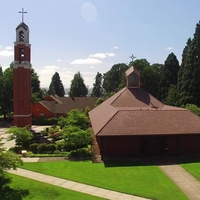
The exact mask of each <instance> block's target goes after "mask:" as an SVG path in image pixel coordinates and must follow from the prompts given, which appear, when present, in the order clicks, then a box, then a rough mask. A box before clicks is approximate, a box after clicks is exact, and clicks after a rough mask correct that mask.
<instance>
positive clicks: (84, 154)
mask: <svg viewBox="0 0 200 200" xmlns="http://www.w3.org/2000/svg"><path fill="white" fill-rule="evenodd" d="M91 156H92V154H91V152H90V150H89V149H88V148H82V149H78V150H73V151H70V152H69V155H68V157H69V158H89V157H91Z"/></svg>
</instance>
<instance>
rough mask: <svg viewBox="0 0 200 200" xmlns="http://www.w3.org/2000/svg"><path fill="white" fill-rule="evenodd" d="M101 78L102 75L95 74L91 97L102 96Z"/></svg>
mask: <svg viewBox="0 0 200 200" xmlns="http://www.w3.org/2000/svg"><path fill="white" fill-rule="evenodd" d="M102 78H103V77H102V74H101V73H99V72H97V75H96V77H95V83H94V84H93V90H92V93H91V96H92V97H101V96H102V95H103V88H102Z"/></svg>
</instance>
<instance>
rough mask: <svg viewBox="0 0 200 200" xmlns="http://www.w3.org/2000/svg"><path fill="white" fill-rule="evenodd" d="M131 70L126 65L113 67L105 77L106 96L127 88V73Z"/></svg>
mask: <svg viewBox="0 0 200 200" xmlns="http://www.w3.org/2000/svg"><path fill="white" fill-rule="evenodd" d="M128 68H129V66H128V65H126V64H124V63H119V64H116V65H113V66H112V68H111V69H110V70H109V71H108V72H106V73H105V74H104V75H103V79H104V80H103V88H104V90H105V92H106V95H109V93H115V92H118V91H119V90H120V89H122V88H123V87H125V85H126V81H125V71H126V70H127V69H128Z"/></svg>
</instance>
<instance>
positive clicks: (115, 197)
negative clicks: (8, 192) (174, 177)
mask: <svg viewBox="0 0 200 200" xmlns="http://www.w3.org/2000/svg"><path fill="white" fill-rule="evenodd" d="M8 172H9V173H12V174H16V175H18V176H23V177H26V178H30V179H33V180H36V181H40V182H44V183H48V184H51V185H56V186H59V187H62V188H65V189H70V190H74V191H77V192H81V193H85V194H89V195H93V196H97V197H102V198H105V199H111V200H122V199H123V200H145V199H146V198H142V197H137V196H132V195H128V194H124V193H120V192H115V191H111V190H107V189H103V188H98V187H94V186H90V185H86V184H82V183H77V182H74V181H69V180H65V179H62V178H57V177H53V176H49V175H45V174H41V173H37V172H33V171H29V170H25V169H20V168H18V169H17V170H9V171H8Z"/></svg>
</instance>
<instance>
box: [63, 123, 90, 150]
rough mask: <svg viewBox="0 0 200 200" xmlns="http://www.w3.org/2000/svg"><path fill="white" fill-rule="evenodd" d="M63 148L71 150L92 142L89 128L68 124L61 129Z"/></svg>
mask: <svg viewBox="0 0 200 200" xmlns="http://www.w3.org/2000/svg"><path fill="white" fill-rule="evenodd" d="M62 135H63V138H64V140H65V150H66V151H72V150H77V149H80V148H84V147H87V146H88V145H90V144H91V143H92V137H91V132H90V130H82V129H80V128H79V127H77V126H68V127H66V128H65V129H63V130H62Z"/></svg>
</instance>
